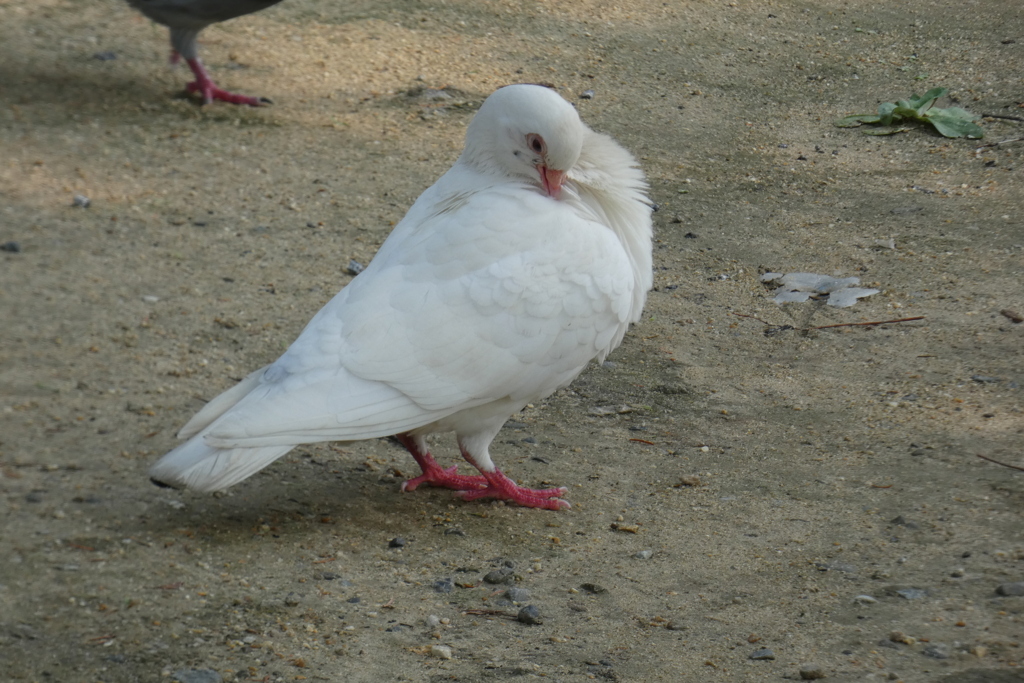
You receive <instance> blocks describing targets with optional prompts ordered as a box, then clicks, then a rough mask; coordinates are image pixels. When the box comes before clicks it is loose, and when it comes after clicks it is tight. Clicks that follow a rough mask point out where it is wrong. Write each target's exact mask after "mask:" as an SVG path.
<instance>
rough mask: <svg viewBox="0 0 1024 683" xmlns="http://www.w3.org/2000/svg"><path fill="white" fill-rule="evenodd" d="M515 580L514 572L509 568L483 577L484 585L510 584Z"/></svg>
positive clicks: (496, 570)
mask: <svg viewBox="0 0 1024 683" xmlns="http://www.w3.org/2000/svg"><path fill="white" fill-rule="evenodd" d="M515 580H516V575H515V571H513V569H512V568H511V567H502V568H501V569H495V570H494V571H490V572H487V574H485V575H484V583H491V584H502V583H512V582H513V581H515Z"/></svg>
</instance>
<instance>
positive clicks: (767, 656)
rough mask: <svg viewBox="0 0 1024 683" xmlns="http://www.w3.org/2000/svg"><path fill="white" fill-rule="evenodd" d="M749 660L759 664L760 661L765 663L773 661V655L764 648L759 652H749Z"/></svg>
mask: <svg viewBox="0 0 1024 683" xmlns="http://www.w3.org/2000/svg"><path fill="white" fill-rule="evenodd" d="M750 659H753V660H755V661H759V662H760V661H767V660H771V659H775V653H774V652H772V651H771V650H769V649H768V648H766V647H765V648H762V649H760V650H754V651H753V652H751V653H750Z"/></svg>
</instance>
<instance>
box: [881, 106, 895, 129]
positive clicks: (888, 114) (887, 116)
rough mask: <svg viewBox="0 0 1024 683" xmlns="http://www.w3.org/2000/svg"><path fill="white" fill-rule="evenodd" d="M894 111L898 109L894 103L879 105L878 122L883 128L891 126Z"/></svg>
mask: <svg viewBox="0 0 1024 683" xmlns="http://www.w3.org/2000/svg"><path fill="white" fill-rule="evenodd" d="M894 109H896V105H895V104H893V103H892V102H882V103H881V104H880V105H878V122H879V123H881V124H882V125H883V126H891V125H892V112H893V110H894Z"/></svg>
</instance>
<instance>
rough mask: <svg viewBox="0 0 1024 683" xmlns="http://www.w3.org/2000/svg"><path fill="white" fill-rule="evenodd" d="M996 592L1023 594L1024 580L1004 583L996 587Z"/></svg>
mask: <svg viewBox="0 0 1024 683" xmlns="http://www.w3.org/2000/svg"><path fill="white" fill-rule="evenodd" d="M996 593H997V594H999V595H1024V581H1015V582H1013V583H1004V584H1002V585H1000V586H999V587H998V588H996Z"/></svg>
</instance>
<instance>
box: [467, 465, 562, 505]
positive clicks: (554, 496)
mask: <svg viewBox="0 0 1024 683" xmlns="http://www.w3.org/2000/svg"><path fill="white" fill-rule="evenodd" d="M483 475H484V476H483V478H484V479H486V480H487V486H485V487H484V488H476V489H474V490H471V491H459V493H458V496H459V498H462V500H477V499H480V498H498V499H500V500H509V501H512V502H513V503H515V504H517V505H521V506H522V507H526V508H543V509H545V510H561V509H563V508H564V509H569V508H571V507H572V505H570V504H569V501H567V500H562V499H561V498H560V496H564V495H565V494H566V493H567V492H568V491H569V489H567V488H565V487H564V486H558V487H556V488H551V489H528V488H525V487H523V486H519V485H518V484H516V483H515V482H514V481H512V480H511V479H509V478H508V477H507V476H505V473H504V472H502V471H501V470H499V469H495V470H494V471H493V472H483Z"/></svg>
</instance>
